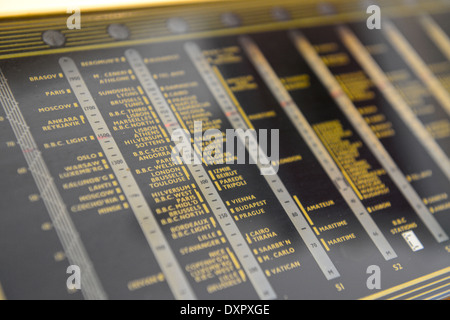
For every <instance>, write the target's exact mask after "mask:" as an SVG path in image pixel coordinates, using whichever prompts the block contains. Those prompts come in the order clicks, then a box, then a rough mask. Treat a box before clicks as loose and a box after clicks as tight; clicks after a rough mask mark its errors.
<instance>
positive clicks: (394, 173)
mask: <svg viewBox="0 0 450 320" xmlns="http://www.w3.org/2000/svg"><path fill="white" fill-rule="evenodd" d="M291 36H292V39H293V41H294V43H295V45H296V46H297V49H298V51H299V53H300V54H301V55H302V56H303V57H304V58H305V59H306V61H307V62H308V63H309V65H310V66H311V68H312V69H313V70H314V72H315V73H316V74H317V76H318V77H319V79H320V80H321V81H322V83H323V84H324V85H325V87H326V88H327V89H328V91H329V92H330V93H337V94H333V97H334V99H335V101H336V102H337V105H338V106H339V108H340V109H341V110H342V112H343V113H344V114H345V115H346V117H347V119H348V120H349V121H350V122H351V123H352V125H353V127H354V128H355V129H356V130H357V131H358V133H359V135H360V136H361V138H362V139H363V141H364V142H365V143H366V145H367V146H368V147H369V148H370V150H371V151H372V153H373V154H374V155H375V157H376V158H377V160H378V161H379V162H380V163H381V164H382V166H383V167H384V169H385V170H386V172H387V173H388V174H389V176H390V177H391V179H392V180H393V181H394V183H395V184H396V185H397V187H398V188H399V190H400V191H401V192H402V193H403V195H404V197H405V198H406V199H407V200H408V202H409V203H410V205H411V206H412V208H414V210H415V211H416V213H417V215H418V216H419V218H420V219H421V220H422V221H423V222H424V224H425V225H426V227H427V228H428V230H429V231H430V232H431V233H432V234H433V236H434V238H435V239H436V241H437V242H444V241H447V240H448V239H449V238H448V235H447V234H446V232H445V231H444V229H443V228H442V227H441V226H440V225H439V223H438V222H437V221H436V219H435V218H434V216H433V215H432V214H431V213H430V211H429V210H428V209H427V207H426V206H425V205H424V204H423V202H422V199H421V198H420V197H419V195H418V194H417V193H416V191H415V190H414V189H413V187H412V186H411V185H410V183H409V182H408V180H407V179H406V177H405V176H404V175H403V173H402V172H401V171H400V169H399V168H398V166H397V164H396V163H395V162H394V160H393V159H392V158H391V156H390V155H389V153H388V152H387V151H386V149H385V148H384V146H383V145H382V144H381V142H380V141H379V140H378V138H377V137H376V135H375V134H374V133H373V131H372V129H371V128H370V127H369V125H368V124H367V123H366V121H365V120H364V118H363V117H362V116H361V114H360V113H359V111H358V110H357V109H356V107H355V105H354V104H353V102H352V101H351V100H350V98H349V97H347V95H346V94H345V93H344V92H343V90H342V88H341V86H340V85H339V83H338V82H337V80H336V79H335V77H334V76H333V74H332V73H331V71H330V70H328V68H327V66H326V65H325V63H324V62H323V61H322V60H321V59H320V57H319V55H318V54H317V52H316V51H315V50H314V48H313V47H312V45H311V44H310V43H309V41H308V40H307V39H306V37H305V36H304V35H303V34H301V33H300V32H298V31H293V32H292V33H291Z"/></svg>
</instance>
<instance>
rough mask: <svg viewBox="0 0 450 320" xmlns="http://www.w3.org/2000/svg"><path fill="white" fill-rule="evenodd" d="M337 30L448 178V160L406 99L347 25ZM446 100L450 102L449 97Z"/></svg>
mask: <svg viewBox="0 0 450 320" xmlns="http://www.w3.org/2000/svg"><path fill="white" fill-rule="evenodd" d="M338 32H339V35H340V37H341V39H342V41H343V42H344V44H345V45H346V46H347V48H348V49H349V50H350V52H351V53H352V55H353V56H354V57H355V58H356V60H357V61H358V63H359V64H360V65H361V66H362V67H363V69H364V70H365V71H366V72H367V74H368V75H369V76H370V78H372V80H373V82H374V83H375V85H376V86H377V87H378V89H379V90H380V91H381V92H382V94H383V95H384V96H385V97H386V99H387V100H388V101H389V103H390V105H391V106H392V107H393V108H394V110H395V111H396V112H397V113H398V114H399V116H400V117H401V119H403V121H404V122H405V124H406V125H407V126H408V127H409V129H410V131H411V133H412V134H413V135H415V136H416V138H417V139H418V140H419V142H420V143H421V144H422V146H423V147H425V149H426V150H427V151H428V154H429V155H430V156H431V157H432V158H433V160H434V162H435V163H436V165H437V166H438V167H439V168H440V169H441V170H442V172H443V173H444V174H445V176H446V177H447V179H449V180H450V160H449V158H448V156H447V155H446V154H445V153H444V151H443V150H442V149H441V147H440V146H439V145H438V144H437V143H436V140H434V138H433V137H432V136H431V134H430V133H429V132H428V130H427V129H426V128H425V126H424V125H423V124H422V123H421V122H420V120H419V119H418V118H417V116H416V115H415V114H414V112H413V111H412V109H411V108H410V107H409V105H408V104H407V103H406V101H405V100H404V99H403V98H402V97H401V95H400V94H399V93H398V92H397V90H396V89H395V88H394V86H393V85H392V83H391V82H390V81H389V79H388V77H387V76H386V75H385V73H384V72H383V70H382V69H381V68H380V66H379V65H378V64H377V63H376V62H375V60H374V59H373V58H372V57H371V56H370V54H369V53H368V52H367V50H365V48H364V46H363V45H362V43H361V42H360V41H359V40H358V38H357V37H356V36H355V34H354V33H353V32H352V31H351V30H350V29H349V28H348V27H344V26H339V27H338ZM449 98H450V96H449ZM448 102H449V103H450V99H449V100H448Z"/></svg>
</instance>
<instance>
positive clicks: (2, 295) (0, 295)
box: [0, 283, 7, 301]
mask: <svg viewBox="0 0 450 320" xmlns="http://www.w3.org/2000/svg"><path fill="white" fill-rule="evenodd" d="M5 300H7V299H6V295H5V292H4V291H3V287H2V284H1V283H0V301H5Z"/></svg>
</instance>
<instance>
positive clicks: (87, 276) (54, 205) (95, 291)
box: [0, 71, 107, 300]
mask: <svg viewBox="0 0 450 320" xmlns="http://www.w3.org/2000/svg"><path fill="white" fill-rule="evenodd" d="M0 104H1V105H2V106H3V109H4V110H5V113H6V115H7V118H8V120H9V123H10V124H11V127H12V129H13V132H14V134H15V136H16V139H17V142H18V144H19V146H20V148H21V150H22V153H23V155H24V157H25V160H26V162H27V164H28V167H29V170H30V172H31V174H32V176H33V179H34V180H35V182H36V186H37V188H38V190H39V193H40V196H41V198H42V200H43V202H44V205H45V207H46V209H47V211H48V213H49V216H50V219H51V220H52V223H53V226H54V227H55V230H56V233H57V235H58V237H59V239H60V241H61V244H62V247H63V249H64V253H65V255H66V257H67V259H68V261H69V263H70V264H72V265H77V266H79V267H80V269H81V270H82V272H83V277H82V279H81V288H82V290H81V291H82V293H83V296H84V297H85V298H86V299H88V300H106V299H107V296H106V293H105V292H104V290H103V287H102V285H101V283H100V280H99V278H98V276H97V274H96V271H95V269H94V266H93V264H92V262H91V260H90V258H89V256H88V254H87V252H86V249H85V247H84V244H83V242H82V240H81V238H80V235H79V234H78V231H77V230H76V228H75V225H74V224H73V221H72V219H71V218H70V215H69V212H68V210H67V207H66V205H65V203H64V200H63V199H62V197H61V195H60V193H59V191H58V188H57V186H56V184H55V182H54V179H53V177H52V176H51V174H50V172H49V170H48V168H47V165H46V163H45V161H44V159H43V157H42V154H41V152H40V151H39V149H38V147H37V145H36V142H35V141H34V138H33V136H32V134H31V131H30V128H29V127H28V125H27V123H26V121H25V119H24V118H23V115H22V112H21V111H20V108H19V104H18V103H17V101H16V100H15V98H14V96H13V93H12V92H11V89H10V87H9V85H8V83H7V81H6V78H5V77H4V75H3V73H2V72H1V71H0Z"/></svg>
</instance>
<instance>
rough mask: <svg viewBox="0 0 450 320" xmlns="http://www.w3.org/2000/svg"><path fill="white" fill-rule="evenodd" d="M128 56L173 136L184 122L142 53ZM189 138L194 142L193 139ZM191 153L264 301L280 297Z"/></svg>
mask: <svg viewBox="0 0 450 320" xmlns="http://www.w3.org/2000/svg"><path fill="white" fill-rule="evenodd" d="M125 57H126V58H127V60H128V63H129V64H130V66H131V68H132V69H133V71H134V73H135V75H136V77H137V78H138V80H139V82H140V83H141V85H142V87H143V88H144V91H145V93H146V94H147V96H148V97H149V98H150V100H151V102H152V104H153V107H154V108H155V110H156V112H157V113H158V115H159V116H160V118H161V120H162V122H163V123H164V125H165V127H166V128H167V130H168V132H169V135H172V133H173V132H174V131H175V130H177V129H182V127H181V124H180V123H179V121H178V120H177V118H176V116H175V114H174V113H173V111H172V110H171V108H170V106H169V104H168V103H167V101H166V99H165V98H164V96H163V94H162V92H161V91H160V88H159V87H158V85H157V83H156V81H155V80H154V78H153V75H152V74H151V73H150V71H149V69H148V68H147V66H146V65H145V63H144V60H143V59H142V57H141V56H140V54H139V53H138V52H137V51H136V50H133V49H130V50H127V51H126V52H125ZM187 138H188V137H187ZM188 141H190V138H189V140H188ZM194 146H195V144H194ZM191 154H192V156H193V158H194V164H187V165H186V166H187V168H188V169H189V171H190V172H191V175H192V177H194V180H195V181H196V183H197V184H198V186H199V188H200V191H201V192H202V193H203V196H204V198H205V200H206V202H207V203H208V205H209V206H210V207H211V210H212V212H213V214H214V216H215V217H216V219H217V221H218V222H219V224H220V226H221V228H222V230H223V232H224V234H225V236H226V237H227V239H228V241H229V243H230V245H231V247H232V249H233V250H234V252H235V253H236V255H237V258H238V259H239V261H240V263H241V265H242V268H243V269H244V270H245V273H246V274H247V276H248V278H249V279H250V282H251V283H252V285H253V287H254V288H255V290H256V292H257V294H258V295H259V297H260V298H261V299H264V300H270V299H276V297H277V296H276V293H275V291H274V290H273V288H272V286H271V284H270V283H269V281H268V280H267V277H266V275H265V274H264V272H263V271H262V269H261V266H260V265H259V263H258V261H257V260H256V258H255V257H254V256H253V253H252V251H251V250H250V248H249V246H248V244H247V242H246V241H245V239H244V237H243V236H242V233H241V232H240V230H239V228H238V227H237V225H236V223H235V221H234V219H233V217H232V216H231V214H230V212H229V211H228V208H227V207H226V205H225V203H224V202H223V200H222V198H221V197H220V195H219V193H218V191H217V189H216V187H215V185H214V182H213V181H212V180H211V178H210V176H209V175H208V173H207V171H206V170H205V168H204V167H203V165H201V164H195V163H201V162H200V160H199V157H201V155H199V154H198V153H197V152H195V151H193V150H192V151H191Z"/></svg>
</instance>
